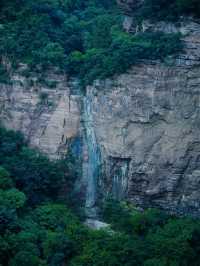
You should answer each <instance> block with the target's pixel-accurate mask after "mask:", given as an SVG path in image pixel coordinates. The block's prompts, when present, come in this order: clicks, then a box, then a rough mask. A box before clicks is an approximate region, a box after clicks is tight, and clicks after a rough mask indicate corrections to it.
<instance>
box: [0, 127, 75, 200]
mask: <svg viewBox="0 0 200 266" xmlns="http://www.w3.org/2000/svg"><path fill="white" fill-rule="evenodd" d="M73 162H74V161H73ZM0 165H2V166H4V167H5V168H6V169H7V170H8V171H9V172H10V176H11V178H12V179H13V180H14V181H15V183H16V186H17V188H18V189H20V190H22V191H23V192H24V193H25V194H26V195H27V200H28V203H29V204H30V205H35V204H38V203H40V202H42V201H45V200H48V199H49V198H51V199H54V200H56V199H58V197H59V192H60V191H61V190H62V188H63V186H64V185H65V186H66V187H67V190H68V191H69V193H68V195H67V191H66V195H65V197H66V200H70V196H71V195H70V191H72V187H73V184H74V182H75V179H76V171H75V170H74V168H71V166H70V165H71V162H70V161H69V160H67V159H66V160H63V161H55V162H51V161H50V160H49V159H48V158H47V157H45V156H43V155H41V154H40V153H38V152H37V151H35V150H32V149H29V148H28V147H27V145H26V142H25V140H24V139H23V137H22V135H21V134H20V133H14V132H12V131H7V130H5V129H3V128H0ZM1 171H2V169H0V174H1ZM4 175H5V174H4ZM4 179H5V177H4ZM1 180H2V178H1V176H0V186H1V187H2V186H5V184H2V185H1V182H3V180H2V181H1Z"/></svg>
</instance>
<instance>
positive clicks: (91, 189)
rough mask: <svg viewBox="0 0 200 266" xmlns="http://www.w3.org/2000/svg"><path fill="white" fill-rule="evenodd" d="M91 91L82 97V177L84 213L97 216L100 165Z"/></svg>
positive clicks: (93, 216)
mask: <svg viewBox="0 0 200 266" xmlns="http://www.w3.org/2000/svg"><path fill="white" fill-rule="evenodd" d="M92 96H93V95H92V93H91V91H90V90H88V91H87V94H86V96H85V97H84V103H83V104H84V106H83V108H84V114H83V117H84V129H85V133H84V148H85V151H84V152H85V155H84V162H83V178H84V180H85V182H86V203H85V208H86V215H87V216H88V217H91V218H95V217H96V216H97V210H96V201H97V178H98V174H99V166H100V152H99V149H98V145H97V141H96V135H95V130H94V121H93V114H92Z"/></svg>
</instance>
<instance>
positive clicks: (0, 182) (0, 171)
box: [0, 166, 14, 189]
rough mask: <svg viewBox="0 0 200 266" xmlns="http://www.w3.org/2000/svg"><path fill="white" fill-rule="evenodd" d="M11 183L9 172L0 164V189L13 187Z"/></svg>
mask: <svg viewBox="0 0 200 266" xmlns="http://www.w3.org/2000/svg"><path fill="white" fill-rule="evenodd" d="M13 185H14V184H13V181H12V179H11V177H10V175H9V172H8V171H7V170H6V169H5V168H3V167H1V166H0V189H8V188H11V187H13Z"/></svg>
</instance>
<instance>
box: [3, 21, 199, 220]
mask: <svg viewBox="0 0 200 266" xmlns="http://www.w3.org/2000/svg"><path fill="white" fill-rule="evenodd" d="M150 28H151V30H160V29H163V30H165V31H167V32H172V31H173V32H174V31H177V32H178V31H180V32H182V33H183V34H184V43H185V52H184V53H183V54H182V55H180V56H178V57H177V58H174V59H172V58H171V59H170V60H168V61H167V62H166V63H165V64H164V63H162V64H161V63H160V62H141V63H140V64H139V65H137V66H134V67H133V68H132V69H131V70H130V71H129V72H128V73H127V74H124V75H121V76H118V77H115V78H114V79H112V80H107V81H102V82H98V81H97V82H95V84H94V85H93V86H91V87H88V88H87V91H86V95H85V96H84V97H83V96H81V95H80V94H79V93H77V92H76V91H74V89H72V87H74V85H73V86H72V85H70V84H69V83H68V82H67V81H66V79H65V78H64V77H63V76H61V75H60V76H59V75H55V74H54V75H53V74H50V75H49V76H48V78H47V79H48V80H49V81H56V83H57V85H56V88H49V87H47V86H45V85H41V84H39V85H38V83H37V82H36V81H35V79H34V77H32V82H31V83H30V78H29V79H27V78H23V77H22V76H21V75H20V74H19V73H18V74H15V75H13V78H12V79H13V85H1V90H0V106H1V121H2V122H3V124H4V125H6V126H7V127H8V128H13V129H16V130H21V131H22V132H23V133H25V135H26V136H27V138H28V139H29V141H30V144H31V145H32V146H36V147H39V148H40V149H41V150H42V151H43V152H45V153H47V154H49V156H50V157H51V158H58V157H60V156H61V155H62V154H63V153H65V152H66V151H67V146H68V144H69V143H70V141H71V140H72V139H77V138H78V139H79V138H81V139H82V141H81V142H82V144H83V149H82V158H83V177H82V181H81V182H80V184H79V185H80V186H79V189H80V190H83V191H84V194H85V197H86V207H87V208H88V209H90V210H92V211H90V214H89V216H95V215H96V208H95V207H96V205H97V202H98V199H99V198H100V197H106V196H107V195H113V197H115V198H117V199H128V200H130V201H131V202H133V203H134V204H136V205H138V206H141V207H148V206H154V207H159V208H162V209H165V210H168V211H172V212H176V213H185V212H187V213H190V214H193V215H200V24H198V23H197V22H183V23H181V24H180V25H179V27H175V26H174V25H171V24H165V23H158V25H150V24H149V23H143V27H142V30H149V29H150Z"/></svg>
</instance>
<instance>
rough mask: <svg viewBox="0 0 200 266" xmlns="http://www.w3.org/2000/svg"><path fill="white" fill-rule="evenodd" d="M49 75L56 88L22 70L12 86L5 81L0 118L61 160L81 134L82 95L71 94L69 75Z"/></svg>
mask: <svg viewBox="0 0 200 266" xmlns="http://www.w3.org/2000/svg"><path fill="white" fill-rule="evenodd" d="M18 72H20V71H18ZM45 78H46V79H47V80H48V82H49V84H50V83H51V84H53V83H54V84H55V88H50V85H47V84H44V83H41V82H39V81H38V80H37V77H36V76H31V77H29V78H25V77H24V76H23V75H21V74H20V73H14V74H13V75H12V77H11V85H10V84H9V85H2V84H1V85H0V119H1V122H2V123H3V125H4V126H6V127H7V128H9V129H14V130H19V131H21V132H22V133H24V135H25V136H26V138H27V140H28V141H29V143H30V145H31V146H33V147H38V148H39V149H40V150H41V151H42V152H44V153H46V154H48V155H49V157H50V158H52V159H57V158H60V157H61V156H62V154H66V150H67V147H68V144H69V143H70V140H71V139H73V138H74V137H77V136H78V135H79V123H80V97H79V96H76V95H70V89H69V87H68V85H67V81H66V77H65V76H62V75H56V74H50V73H49V74H48V76H47V77H45Z"/></svg>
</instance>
